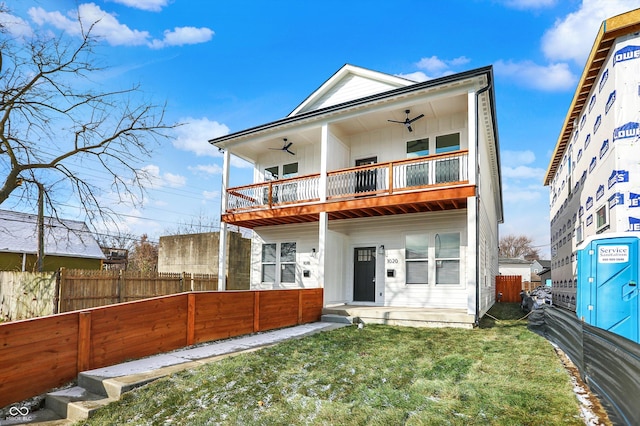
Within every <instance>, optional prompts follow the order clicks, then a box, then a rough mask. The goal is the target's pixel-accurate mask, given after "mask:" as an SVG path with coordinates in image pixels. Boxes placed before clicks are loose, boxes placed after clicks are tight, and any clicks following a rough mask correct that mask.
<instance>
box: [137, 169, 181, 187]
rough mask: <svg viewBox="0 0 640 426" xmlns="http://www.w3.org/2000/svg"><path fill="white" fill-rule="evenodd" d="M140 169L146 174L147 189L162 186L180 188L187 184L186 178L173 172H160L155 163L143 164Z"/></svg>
mask: <svg viewBox="0 0 640 426" xmlns="http://www.w3.org/2000/svg"><path fill="white" fill-rule="evenodd" d="M142 170H143V171H144V172H145V174H146V182H144V184H145V186H146V187H147V188H148V189H159V188H162V187H170V188H182V187H183V186H185V185H186V184H187V178H185V177H184V176H181V175H176V174H173V173H164V174H163V173H160V167H158V166H156V165H155V164H149V165H148V166H144V167H143V168H142Z"/></svg>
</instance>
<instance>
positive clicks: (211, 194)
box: [202, 191, 220, 200]
mask: <svg viewBox="0 0 640 426" xmlns="http://www.w3.org/2000/svg"><path fill="white" fill-rule="evenodd" d="M202 196H203V197H204V199H205V200H216V199H218V198H220V192H219V191H202Z"/></svg>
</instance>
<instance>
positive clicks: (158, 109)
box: [0, 10, 175, 223]
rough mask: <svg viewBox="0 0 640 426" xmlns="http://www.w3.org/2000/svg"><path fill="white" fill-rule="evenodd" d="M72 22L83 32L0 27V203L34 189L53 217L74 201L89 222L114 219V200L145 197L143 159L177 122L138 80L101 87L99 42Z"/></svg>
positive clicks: (29, 195)
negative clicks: (23, 33) (12, 31)
mask: <svg viewBox="0 0 640 426" xmlns="http://www.w3.org/2000/svg"><path fill="white" fill-rule="evenodd" d="M0 13H3V11H2V10H0ZM78 24H79V25H80V28H81V29H82V30H81V36H80V38H69V37H67V36H65V35H64V33H63V34H61V35H59V36H55V37H52V36H51V35H50V34H49V33H43V34H36V35H34V36H32V37H31V38H29V39H24V38H19V37H15V38H11V37H9V36H8V34H5V33H1V32H0V47H1V48H2V59H3V61H2V69H1V70H0V205H2V203H3V202H5V201H6V200H7V199H8V198H9V196H10V195H14V196H17V199H19V200H21V201H22V202H25V203H29V204H31V205H34V204H35V202H34V201H33V200H35V199H37V198H38V197H37V192H38V191H39V190H40V192H42V191H44V196H43V197H42V198H43V199H44V202H45V203H46V205H47V209H48V210H49V211H50V212H51V214H52V215H54V216H57V211H58V210H57V209H58V208H60V206H61V205H64V203H69V200H75V201H76V202H77V203H78V204H79V206H80V208H81V210H83V211H84V213H85V214H86V217H87V219H88V221H89V222H90V223H94V221H96V220H97V219H101V220H103V221H104V220H114V218H115V217H117V215H115V212H114V209H112V205H114V204H117V203H121V202H127V203H130V204H134V205H135V204H139V203H140V202H141V201H142V197H143V194H144V186H145V183H146V182H148V181H147V176H146V174H145V172H144V170H143V168H142V164H141V160H142V159H144V158H148V157H149V156H150V153H151V151H152V148H153V147H154V146H155V145H157V144H158V143H159V142H160V141H161V140H164V139H166V138H167V137H168V133H167V132H168V131H169V130H170V129H171V128H173V127H175V125H168V124H165V122H164V114H165V106H164V105H156V104H154V103H152V102H151V101H149V100H147V99H145V98H144V96H143V94H142V92H141V91H140V88H139V86H133V87H130V88H125V89H122V90H115V91H112V90H103V89H104V87H103V86H101V85H100V84H97V83H94V82H93V81H92V80H91V78H92V77H94V76H96V75H97V73H98V72H99V71H102V70H103V68H100V67H99V66H97V65H96V63H97V60H96V58H97V56H96V54H95V50H94V49H95V47H96V43H97V40H96V39H95V38H94V37H93V36H92V33H91V30H92V27H93V26H89V27H83V24H82V22H80V20H79V19H78ZM0 30H1V29H0ZM93 173H100V174H101V175H102V176H100V177H99V178H102V179H103V181H104V176H106V179H107V183H96V182H97V180H96V179H97V177H96V176H95V175H94V174H93ZM107 197H108V198H107ZM107 199H108V201H106V200H107Z"/></svg>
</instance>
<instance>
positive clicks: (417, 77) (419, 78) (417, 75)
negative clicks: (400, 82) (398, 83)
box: [396, 71, 433, 83]
mask: <svg viewBox="0 0 640 426" xmlns="http://www.w3.org/2000/svg"><path fill="white" fill-rule="evenodd" d="M396 77H400V78H406V79H407V80H411V81H415V82H417V83H421V82H423V81H427V80H431V79H432V78H433V77H429V76H428V75H426V74H425V73H423V72H422V71H416V72H412V73H409V74H396Z"/></svg>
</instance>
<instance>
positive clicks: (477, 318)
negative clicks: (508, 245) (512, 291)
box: [474, 73, 502, 327]
mask: <svg viewBox="0 0 640 426" xmlns="http://www.w3.org/2000/svg"><path fill="white" fill-rule="evenodd" d="M487 80H488V81H487V85H486V86H484V87H483V88H482V89H480V90H478V91H477V92H476V170H475V173H476V185H477V187H479V185H480V167H479V164H478V159H479V157H480V154H479V153H480V151H479V148H480V143H479V140H480V125H479V123H480V117H479V113H478V98H479V97H480V95H481V94H483V93H484V92H486V91H487V90H489V89H490V88H491V87H493V81H492V80H491V73H487ZM494 112H495V111H494ZM493 115H495V114H493ZM492 118H493V119H495V117H492ZM494 123H495V121H494ZM494 133H497V132H496V131H495V130H494ZM495 137H496V150H499V149H498V146H497V138H498V135H497V134H496V135H495ZM499 165H500V160H499V157H498V166H499ZM500 193H502V191H500ZM474 324H475V326H476V327H477V326H478V325H479V324H480V191H479V190H476V309H475V318H474Z"/></svg>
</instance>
